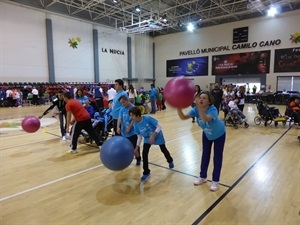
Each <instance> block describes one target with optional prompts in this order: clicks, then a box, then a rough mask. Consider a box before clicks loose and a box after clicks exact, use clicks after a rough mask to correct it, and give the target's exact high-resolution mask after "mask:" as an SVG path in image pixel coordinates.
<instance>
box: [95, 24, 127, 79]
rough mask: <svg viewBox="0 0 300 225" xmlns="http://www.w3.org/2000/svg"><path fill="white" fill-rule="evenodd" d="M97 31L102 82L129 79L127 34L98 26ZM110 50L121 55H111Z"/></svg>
mask: <svg viewBox="0 0 300 225" xmlns="http://www.w3.org/2000/svg"><path fill="white" fill-rule="evenodd" d="M97 30H98V45H99V70H100V81H102V82H107V81H114V80H115V79H120V78H124V77H127V76H128V65H127V57H128V52H127V34H125V33H121V32H119V31H115V30H111V29H107V28H103V27H100V26H97ZM104 50H106V51H107V52H105V51H104ZM110 50H117V51H119V52H120V54H114V53H111V52H110ZM123 53H124V54H123Z"/></svg>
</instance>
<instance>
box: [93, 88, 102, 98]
mask: <svg viewBox="0 0 300 225" xmlns="http://www.w3.org/2000/svg"><path fill="white" fill-rule="evenodd" d="M94 92H95V98H102V94H101V91H100V87H98V86H97V87H95V88H94Z"/></svg>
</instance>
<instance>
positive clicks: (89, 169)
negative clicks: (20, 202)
mask: <svg viewBox="0 0 300 225" xmlns="http://www.w3.org/2000/svg"><path fill="white" fill-rule="evenodd" d="M102 166H103V164H101V165H98V166H94V167H91V168H88V169H85V170H82V171H79V172H77V173H72V174H70V175H67V176H64V177H61V178H58V179H56V180H53V181H50V182H47V183H44V184H41V185H38V186H36V187H33V188H30V189H27V190H25V191H21V192H18V193H15V194H12V195H9V196H6V197H4V198H1V199H0V202H3V201H5V200H8V199H10V198H14V197H17V196H19V195H22V194H26V193H28V192H31V191H34V190H37V189H40V188H43V187H45V186H48V185H51V184H55V183H57V182H60V181H63V180H66V179H68V178H71V177H75V176H77V175H80V174H82V173H86V172H89V171H91V170H94V169H97V168H99V167H102Z"/></svg>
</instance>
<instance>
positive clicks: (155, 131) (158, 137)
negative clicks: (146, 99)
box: [129, 107, 174, 181]
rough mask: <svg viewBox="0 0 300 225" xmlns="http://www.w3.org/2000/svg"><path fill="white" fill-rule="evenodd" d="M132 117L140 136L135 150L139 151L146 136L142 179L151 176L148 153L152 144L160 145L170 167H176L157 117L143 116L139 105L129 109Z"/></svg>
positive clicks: (135, 129)
mask: <svg viewBox="0 0 300 225" xmlns="http://www.w3.org/2000/svg"><path fill="white" fill-rule="evenodd" d="M129 114H130V117H131V119H132V120H133V121H134V132H135V133H136V134H137V136H138V140H137V144H136V148H135V152H139V150H140V144H141V141H142V137H144V145H143V152H142V157H143V169H144V172H143V176H142V177H141V181H145V180H147V179H148V178H149V177H150V169H149V165H148V154H149V150H150V147H151V145H152V144H155V145H159V147H160V150H161V152H162V153H163V154H164V156H165V158H166V159H167V162H168V163H169V168H170V169H173V168H174V163H173V158H172V157H171V155H170V152H169V151H168V149H167V148H166V141H165V138H164V135H163V132H162V130H161V126H160V124H159V123H158V121H157V120H156V119H154V118H153V117H151V116H146V115H144V116H142V114H141V110H140V109H139V108H138V107H133V108H131V109H130V110H129Z"/></svg>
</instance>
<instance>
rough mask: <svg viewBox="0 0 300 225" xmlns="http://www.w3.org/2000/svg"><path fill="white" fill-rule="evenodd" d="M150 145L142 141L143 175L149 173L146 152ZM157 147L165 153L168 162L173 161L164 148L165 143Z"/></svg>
mask: <svg viewBox="0 0 300 225" xmlns="http://www.w3.org/2000/svg"><path fill="white" fill-rule="evenodd" d="M150 147H151V145H150V144H147V143H144V146H143V153H142V154H143V169H144V172H143V174H144V175H147V174H149V173H150V169H149V162H148V154H149V150H150ZM159 148H160V150H161V152H162V153H163V154H164V155H165V158H166V159H167V162H168V163H171V162H173V158H172V157H171V155H170V152H169V151H168V149H167V148H166V145H165V144H163V145H160V146H159Z"/></svg>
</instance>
